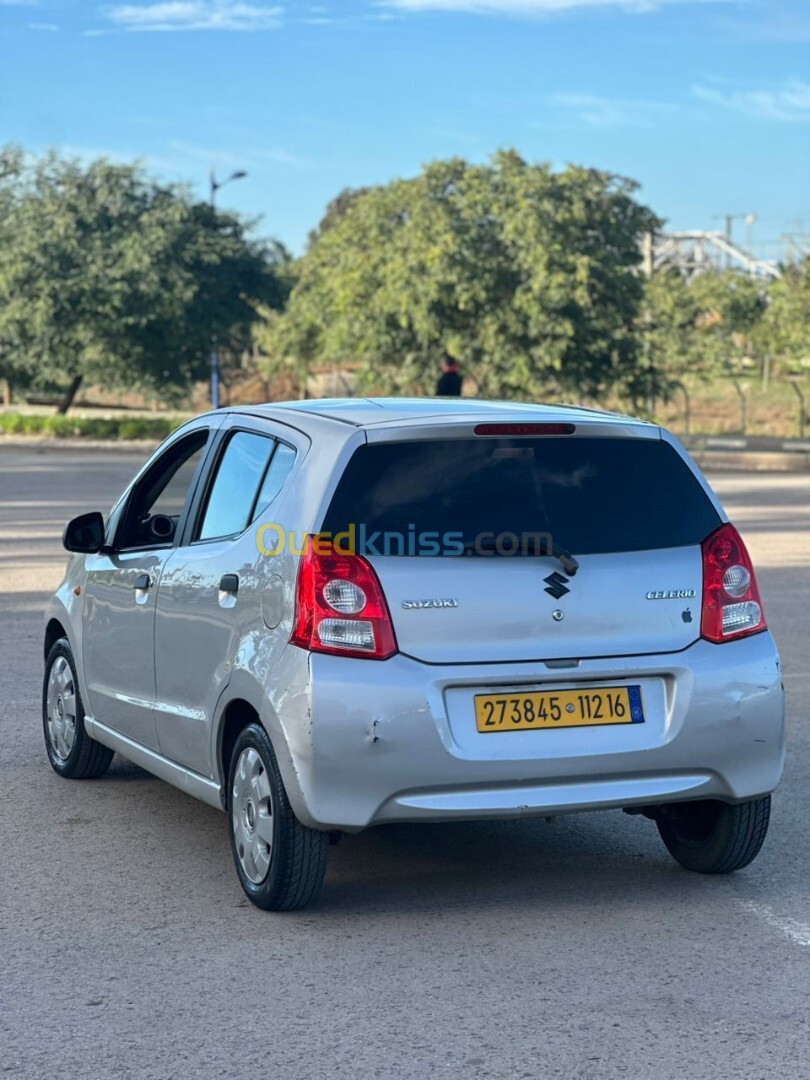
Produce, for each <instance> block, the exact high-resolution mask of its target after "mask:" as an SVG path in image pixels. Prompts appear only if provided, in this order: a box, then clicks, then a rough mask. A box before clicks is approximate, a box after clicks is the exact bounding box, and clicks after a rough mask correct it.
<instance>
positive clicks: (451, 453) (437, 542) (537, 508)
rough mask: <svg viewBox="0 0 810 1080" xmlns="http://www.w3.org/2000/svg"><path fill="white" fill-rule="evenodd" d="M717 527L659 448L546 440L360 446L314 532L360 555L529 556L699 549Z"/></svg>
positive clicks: (703, 500)
mask: <svg viewBox="0 0 810 1080" xmlns="http://www.w3.org/2000/svg"><path fill="white" fill-rule="evenodd" d="M719 524H720V519H719V518H718V516H717V513H716V511H715V510H714V508H713V506H712V504H711V502H710V501H709V499H708V497H707V496H706V494H705V492H704V491H703V488H702V487H701V485H700V484H699V483H698V481H697V479H696V477H695V476H694V475H693V473H692V472H691V470H690V469H689V467H688V466H687V465H686V464H685V462H684V461H683V460H682V459H681V457H680V456H679V455H678V453H677V452H676V451H675V450H674V449H673V448H672V447H671V446H670V445H669V444H668V443H665V442H662V441H660V440H657V439H655V440H653V439H633V438H590V437H582V438H580V437H570V436H569V437H548V436H546V437H541V438H517V439H493V438H469V439H444V440H438V439H437V440H430V441H419V442H402V443H377V444H373V445H367V446H363V447H361V448H360V449H358V450H357V451H356V452H355V454H354V455H353V457H352V458H351V460H350V461H349V464H348V466H347V468H346V471H345V472H344V474H343V476H342V477H341V479H340V482H339V484H338V487H337V490H336V492H335V495H334V497H333V499H332V502H331V505H330V507H329V510H328V511H327V514H326V518H325V520H324V524H323V532H324V533H327V534H331V536H332V537H333V539H334V538H336V537H337V536H338V535H339V534H340V535H341V536H343V539H342V540H341V541H340V543H341V544H342V545H344V546H349V545H351V546H352V548H353V549H354V550H357V551H359V552H360V553H361V554H369V555H375V554H379V555H404V556H413V555H461V554H463V553H466V554H479V555H483V554H493V553H497V554H501V555H511V554H516V555H517V554H527V553H529V554H533V553H536V551H535V550H534V549H532V547H531V545H530V544H528V542H527V541H526V539H525V538H526V537H533V536H534V537H537V536H541V537H548V538H549V539H548V540H543V541H541V543H543V544H548V543H550V542H552V541H553V543H554V544H555V545H559V546H560V547H562V548H563V549H564V550H566V551H568V552H570V553H571V554H574V555H580V554H581V555H587V554H597V553H601V554H608V553H612V552H621V551H643V550H648V549H652V548H668V547H683V546H687V545H693V544H699V543H700V542H701V541H702V540H703V539H705V537H707V536H708V535H709V534H710V533H711V532H713V531H714V530H715V529H716V528H717V527H718V525H719ZM347 533H348V534H349V535H348V537H346V534H347ZM513 538H515V539H513Z"/></svg>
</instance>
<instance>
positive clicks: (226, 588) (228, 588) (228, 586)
mask: <svg viewBox="0 0 810 1080" xmlns="http://www.w3.org/2000/svg"><path fill="white" fill-rule="evenodd" d="M219 591H220V592H226V593H230V594H231V596H236V594H237V593H238V592H239V575H238V574H223V575H222V580H221V581H220V583H219Z"/></svg>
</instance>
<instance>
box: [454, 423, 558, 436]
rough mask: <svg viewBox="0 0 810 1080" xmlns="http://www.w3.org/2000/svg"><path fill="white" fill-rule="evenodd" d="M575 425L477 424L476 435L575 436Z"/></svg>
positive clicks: (474, 430)
mask: <svg viewBox="0 0 810 1080" xmlns="http://www.w3.org/2000/svg"><path fill="white" fill-rule="evenodd" d="M575 431H576V425H575V424H476V425H475V427H474V428H473V433H474V434H475V435H500V436H502V437H503V436H506V437H508V436H512V437H515V436H520V435H573V434H574V432H575Z"/></svg>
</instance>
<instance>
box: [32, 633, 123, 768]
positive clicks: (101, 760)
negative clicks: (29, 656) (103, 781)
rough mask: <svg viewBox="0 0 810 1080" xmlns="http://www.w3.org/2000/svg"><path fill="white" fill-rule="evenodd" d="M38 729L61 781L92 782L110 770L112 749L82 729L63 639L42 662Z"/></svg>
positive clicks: (70, 660)
mask: <svg viewBox="0 0 810 1080" xmlns="http://www.w3.org/2000/svg"><path fill="white" fill-rule="evenodd" d="M42 729H43V733H44V735H45V749H46V750H47V752H48V761H50V763H51V766H52V768H53V770H54V772H57V773H59V775H60V776H64V777H65V779H67V780H95V779H97V778H98V777H99V776H103V775H104V773H105V772H106V771H107V769H108V768H109V767H110V762H111V761H112V759H113V752H112V750H110V749H109V748H108V747H106V746H102V745H101V743H100V742H96V740H95V739H91V738H90V736H89V735H88V734H87V731H86V730H85V726H84V706H83V705H82V696H81V692H80V690H79V680H78V679H77V678H76V663H75V661H74V659H73V652H72V650H71V648H70V642H69V641H68V639H67V638H60V639H59V641H56V642H54V644H53V646H52V648H51V651H50V652H49V653H48V657H47V659H46V661H45V678H44V679H43V682H42Z"/></svg>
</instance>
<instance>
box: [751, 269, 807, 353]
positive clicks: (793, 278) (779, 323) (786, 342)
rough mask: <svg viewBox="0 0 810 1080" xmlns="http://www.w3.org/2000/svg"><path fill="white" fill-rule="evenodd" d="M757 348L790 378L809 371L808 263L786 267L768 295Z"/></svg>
mask: <svg viewBox="0 0 810 1080" xmlns="http://www.w3.org/2000/svg"><path fill="white" fill-rule="evenodd" d="M757 336H758V339H759V341H760V348H761V349H763V350H766V351H768V352H769V353H771V354H772V355H774V356H775V357H776V358H777V360H778V361H779V362H780V364H781V367H782V368H783V370H785V371H786V372H788V373H791V374H806V373H807V372H808V371H809V370H810V259H805V260H804V262H803V263H801V264H800V265H798V266H787V267H785V268H784V270H783V273H782V276H781V277H780V278H779V279H778V280H777V281H775V282H774V283H773V284H772V285H771V288H770V291H769V303H768V307H767V309H766V311H765V314H764V317H763V320H762V326H761V330H760V331H759V333H758V335H757Z"/></svg>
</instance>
